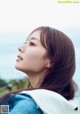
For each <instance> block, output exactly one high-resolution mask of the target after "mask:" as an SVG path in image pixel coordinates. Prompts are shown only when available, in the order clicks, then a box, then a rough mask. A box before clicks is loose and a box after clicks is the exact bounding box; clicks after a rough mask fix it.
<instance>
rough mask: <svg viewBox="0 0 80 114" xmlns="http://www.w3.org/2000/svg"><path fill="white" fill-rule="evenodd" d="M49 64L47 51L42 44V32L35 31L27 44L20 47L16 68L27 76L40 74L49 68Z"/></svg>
mask: <svg viewBox="0 0 80 114" xmlns="http://www.w3.org/2000/svg"><path fill="white" fill-rule="evenodd" d="M48 63H49V58H48V57H47V50H46V49H45V48H44V47H43V45H42V44H41V42H40V31H35V32H34V33H32V34H31V35H30V36H29V38H28V40H27V42H26V43H25V44H23V45H22V46H21V47H19V54H18V56H17V59H16V65H15V67H16V69H18V70H20V71H23V72H24V73H27V74H28V73H40V72H43V71H44V70H45V69H46V68H47V67H48Z"/></svg>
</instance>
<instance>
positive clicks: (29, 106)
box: [10, 94, 43, 114]
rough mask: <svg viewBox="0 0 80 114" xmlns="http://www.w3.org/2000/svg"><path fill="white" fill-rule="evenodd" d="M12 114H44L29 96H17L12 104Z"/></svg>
mask: <svg viewBox="0 0 80 114" xmlns="http://www.w3.org/2000/svg"><path fill="white" fill-rule="evenodd" d="M10 107H12V109H11V111H10V114H14V113H15V114H18V113H20V114H23V113H25V114H32V113H33V114H43V112H42V111H41V109H40V108H39V107H38V105H37V104H36V102H35V101H34V100H33V99H32V97H30V96H29V95H24V94H17V95H15V97H14V98H13V99H12V101H11V103H10Z"/></svg>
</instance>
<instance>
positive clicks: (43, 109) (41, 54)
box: [2, 26, 80, 114]
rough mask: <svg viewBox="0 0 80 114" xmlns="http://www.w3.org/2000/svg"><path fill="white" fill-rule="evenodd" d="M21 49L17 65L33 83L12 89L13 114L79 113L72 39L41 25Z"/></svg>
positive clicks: (11, 110)
mask: <svg viewBox="0 0 80 114" xmlns="http://www.w3.org/2000/svg"><path fill="white" fill-rule="evenodd" d="M18 50H19V54H18V56H17V59H16V64H15V68H16V69H17V70H20V71H22V72H24V73H25V74H27V75H28V77H29V81H30V83H31V84H30V86H29V89H28V90H27V89H23V90H19V91H16V92H12V93H14V94H15V96H14V97H12V98H11V100H10V101H9V103H8V104H9V106H10V109H9V110H10V114H80V105H79V103H78V101H77V98H76V97H75V91H76V90H75V83H74V81H73V76H74V73H75V64H76V63H75V49H74V45H73V43H72V41H71V40H70V38H69V37H68V36H67V35H66V34H64V33H63V32H61V31H59V30H57V29H54V28H51V27H47V26H41V27H38V28H36V29H35V30H33V31H32V32H31V34H30V35H29V36H28V38H27V40H26V42H25V43H24V44H23V45H22V46H20V47H19V48H18ZM9 94H11V93H9ZM2 99H5V97H3V98H2Z"/></svg>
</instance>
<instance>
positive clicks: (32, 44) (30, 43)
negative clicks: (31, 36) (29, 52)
mask: <svg viewBox="0 0 80 114" xmlns="http://www.w3.org/2000/svg"><path fill="white" fill-rule="evenodd" d="M27 43H28V44H29V45H31V46H35V44H34V43H33V42H28V41H26V42H25V43H24V44H27Z"/></svg>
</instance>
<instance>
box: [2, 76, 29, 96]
mask: <svg viewBox="0 0 80 114" xmlns="http://www.w3.org/2000/svg"><path fill="white" fill-rule="evenodd" d="M28 83H29V82H28V79H27V78H24V79H22V80H21V79H20V80H10V81H9V82H8V83H5V85H6V89H4V90H2V91H1V92H0V97H1V96H3V95H5V94H7V93H9V92H10V91H14V90H19V89H27V88H28ZM0 89H2V87H0Z"/></svg>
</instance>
